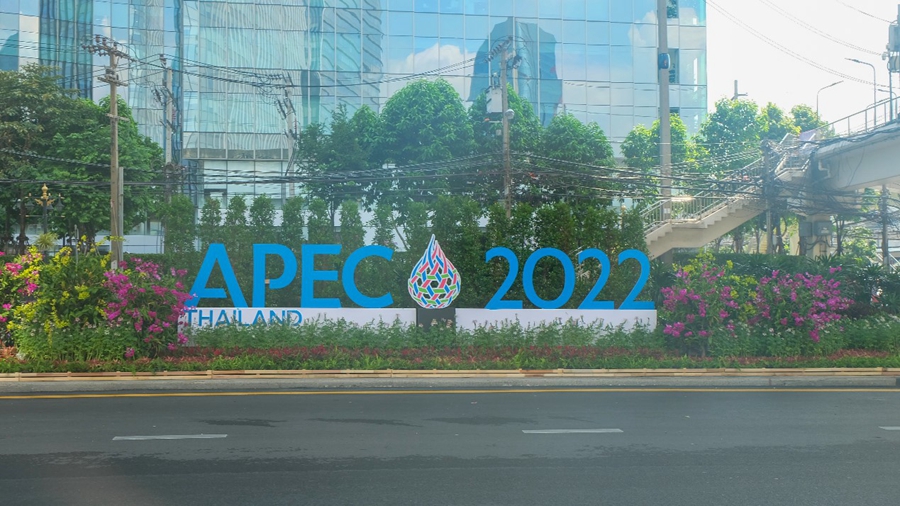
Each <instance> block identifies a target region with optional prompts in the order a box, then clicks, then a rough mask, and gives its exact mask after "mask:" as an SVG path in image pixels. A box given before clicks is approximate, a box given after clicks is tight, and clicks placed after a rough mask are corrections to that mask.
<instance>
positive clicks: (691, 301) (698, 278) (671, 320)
mask: <svg viewBox="0 0 900 506" xmlns="http://www.w3.org/2000/svg"><path fill="white" fill-rule="evenodd" d="M731 269H732V265H731V264H730V263H727V264H726V265H714V264H713V263H712V261H711V258H710V257H704V256H702V255H701V256H699V257H698V258H696V259H694V260H693V261H692V262H691V263H689V264H688V265H686V266H684V267H682V268H680V269H678V271H677V273H676V278H675V279H676V281H675V284H674V285H673V286H671V287H666V288H663V289H662V295H663V304H662V308H661V310H660V320H661V321H662V322H663V323H662V324H663V333H664V334H665V335H666V336H668V337H669V339H671V340H672V342H673V343H675V344H678V343H680V347H681V348H682V349H683V350H684V351H687V352H699V353H700V354H701V355H706V353H709V352H712V353H713V354H716V355H722V354H735V355H784V354H796V353H805V352H809V351H812V350H813V349H814V348H815V349H818V348H823V347H822V346H818V345H819V342H820V341H821V339H822V337H823V336H824V335H826V333H827V332H826V331H827V330H828V329H829V328H830V327H831V326H832V325H833V324H834V323H835V322H838V321H839V320H840V319H841V318H842V312H843V311H846V310H847V309H848V308H849V307H850V305H851V304H852V303H853V301H851V300H850V299H848V298H846V297H843V296H842V295H841V291H840V282H838V281H836V280H834V279H831V278H826V277H825V276H822V275H815V276H814V275H810V274H786V273H782V272H779V271H774V272H772V274H771V275H770V276H764V277H762V278H761V279H759V280H758V281H757V280H755V279H753V278H749V277H743V278H742V277H739V276H735V275H732V274H730V270H731ZM839 270H840V268H839V267H837V268H834V269H833V270H832V272H831V273H832V274H835V273H836V272H838V271H839ZM826 347H827V346H826ZM823 349H824V348H823Z"/></svg>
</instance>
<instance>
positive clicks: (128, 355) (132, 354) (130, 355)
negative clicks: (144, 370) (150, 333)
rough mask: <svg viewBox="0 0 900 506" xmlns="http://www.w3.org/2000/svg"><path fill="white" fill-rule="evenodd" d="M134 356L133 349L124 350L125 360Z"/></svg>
mask: <svg viewBox="0 0 900 506" xmlns="http://www.w3.org/2000/svg"><path fill="white" fill-rule="evenodd" d="M133 356H134V348H128V349H127V350H125V358H131V357H133Z"/></svg>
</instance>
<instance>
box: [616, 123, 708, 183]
mask: <svg viewBox="0 0 900 506" xmlns="http://www.w3.org/2000/svg"><path fill="white" fill-rule="evenodd" d="M670 125H671V129H670V131H671V146H672V163H673V164H675V165H677V166H678V167H679V169H678V172H687V171H690V170H696V168H697V165H696V161H697V157H698V152H697V147H696V146H695V145H694V142H693V140H692V139H691V138H690V136H689V135H688V132H687V127H686V126H685V124H684V122H683V121H681V116H679V115H678V114H675V113H672V115H671V116H670ZM659 130H660V126H659V120H656V121H654V122H653V124H652V125H651V127H650V128H649V129H648V128H647V127H645V126H644V125H636V126H635V127H634V128H633V129H632V130H631V132H628V135H627V136H626V137H625V140H624V141H623V142H622V156H623V157H624V158H625V165H626V166H627V167H628V168H630V169H638V170H640V171H642V172H643V173H645V174H647V175H658V174H659V167H660V166H661V163H660V161H659V138H660V133H659ZM629 189H632V190H637V191H640V192H642V193H645V194H655V193H656V192H657V188H655V187H648V186H646V185H645V184H642V185H640V186H636V187H634V188H629Z"/></svg>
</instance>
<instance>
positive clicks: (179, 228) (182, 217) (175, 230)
mask: <svg viewBox="0 0 900 506" xmlns="http://www.w3.org/2000/svg"><path fill="white" fill-rule="evenodd" d="M160 215H161V216H162V218H163V221H164V223H165V224H166V237H165V250H166V253H175V254H181V253H191V252H193V251H194V240H195V239H196V237H197V227H196V226H195V224H194V222H195V218H196V209H195V208H194V203H193V202H191V199H190V197H188V196H187V195H183V194H177V195H173V196H172V199H171V200H170V201H169V202H168V203H166V204H163V205H162V209H161V213H160Z"/></svg>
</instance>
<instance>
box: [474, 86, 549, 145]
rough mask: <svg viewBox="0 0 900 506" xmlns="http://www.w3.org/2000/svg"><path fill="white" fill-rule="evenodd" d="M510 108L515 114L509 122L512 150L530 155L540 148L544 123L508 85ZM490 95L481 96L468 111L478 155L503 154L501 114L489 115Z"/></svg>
mask: <svg viewBox="0 0 900 506" xmlns="http://www.w3.org/2000/svg"><path fill="white" fill-rule="evenodd" d="M508 88H509V90H508V92H509V108H510V109H512V110H513V111H514V112H515V115H514V116H513V119H512V120H511V121H510V122H509V145H510V149H511V150H512V151H514V152H517V153H523V154H524V153H530V152H533V151H534V150H535V149H537V148H538V142H539V141H540V137H541V130H542V127H541V120H540V119H538V117H537V115H536V114H535V113H534V107H533V106H532V105H531V104H530V103H529V102H528V101H527V100H525V99H523V98H522V97H520V96H519V94H518V93H516V92H515V90H514V89H513V87H512V85H508ZM487 106H488V95H487V93H482V94H480V95H478V97H476V98H475V101H474V102H472V106H471V107H469V121H470V122H471V123H472V129H473V131H474V139H475V152H476V153H502V150H503V136H502V135H498V134H497V132H498V131H500V130H501V129H502V125H501V123H500V121H501V117H500V114H497V113H495V114H489V113H488V112H487Z"/></svg>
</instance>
